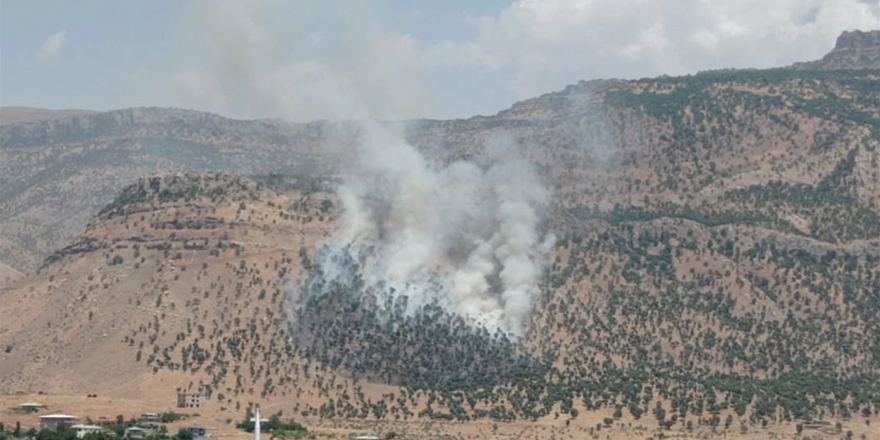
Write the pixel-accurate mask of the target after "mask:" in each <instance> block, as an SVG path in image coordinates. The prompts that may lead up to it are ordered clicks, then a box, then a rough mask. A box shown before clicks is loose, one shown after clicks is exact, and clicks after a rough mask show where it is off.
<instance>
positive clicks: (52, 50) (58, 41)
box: [37, 30, 67, 62]
mask: <svg viewBox="0 0 880 440" xmlns="http://www.w3.org/2000/svg"><path fill="white" fill-rule="evenodd" d="M66 40H67V31H65V30H60V31H58V32H55V33H54V34H52V35H49V36H48V37H47V38H46V41H45V42H44V43H43V45H42V46H41V47H40V50H39V51H38V52H37V58H38V59H39V60H40V61H44V62H47V61H51V60H52V58H54V57H55V54H57V53H58V51H59V50H61V47H62V46H64V43H65V41H66Z"/></svg>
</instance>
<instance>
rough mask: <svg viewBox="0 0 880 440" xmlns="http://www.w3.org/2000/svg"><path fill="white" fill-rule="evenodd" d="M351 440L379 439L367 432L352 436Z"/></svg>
mask: <svg viewBox="0 0 880 440" xmlns="http://www.w3.org/2000/svg"><path fill="white" fill-rule="evenodd" d="M352 440H381V439H380V438H379V437H376V436H375V435H371V434H367V435H359V436H357V437H353V438H352Z"/></svg>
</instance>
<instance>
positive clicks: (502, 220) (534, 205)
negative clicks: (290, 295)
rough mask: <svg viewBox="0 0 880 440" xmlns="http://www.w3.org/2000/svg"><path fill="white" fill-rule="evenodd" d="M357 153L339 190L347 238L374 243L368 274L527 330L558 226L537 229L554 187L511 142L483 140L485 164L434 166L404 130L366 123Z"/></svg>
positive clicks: (470, 314) (490, 321)
mask: <svg viewBox="0 0 880 440" xmlns="http://www.w3.org/2000/svg"><path fill="white" fill-rule="evenodd" d="M359 154H360V158H361V160H360V161H359V165H358V166H357V167H356V168H355V169H354V170H352V172H351V177H350V178H349V179H347V180H346V182H345V184H344V185H343V186H342V187H341V188H340V190H339V196H340V198H341V200H342V202H343V204H344V207H345V212H346V215H345V226H344V228H345V230H344V232H343V236H342V242H343V243H360V244H362V245H367V246H370V247H371V248H372V249H373V254H372V257H371V259H370V260H371V261H370V262H369V264H368V266H367V269H366V274H365V276H366V277H367V281H368V282H370V283H384V284H387V285H389V286H391V287H392V288H393V289H394V291H395V292H397V294H398V295H406V296H408V298H409V301H408V304H409V306H410V307H411V308H412V310H415V309H417V308H418V307H419V306H421V305H425V304H429V303H433V302H435V301H436V302H437V303H438V304H439V305H441V306H442V307H444V308H446V309H447V310H448V311H450V312H453V313H457V314H460V315H462V316H465V317H467V318H470V319H471V320H472V321H474V322H477V323H479V324H482V325H485V326H487V327H489V328H490V329H500V330H503V331H506V332H511V333H513V334H521V332H522V328H523V324H524V322H525V320H526V318H527V316H528V314H529V312H530V311H531V309H532V306H533V304H534V301H535V298H536V297H537V295H538V294H539V281H540V278H541V275H542V271H543V266H544V262H545V261H546V260H547V255H548V253H549V251H550V249H551V248H552V236H542V234H541V233H540V226H541V225H540V223H541V215H542V213H543V210H544V207H545V206H546V204H547V203H548V202H549V196H550V194H549V193H548V192H547V190H545V189H544V188H543V186H542V185H541V182H540V180H539V179H538V176H537V174H536V173H535V171H534V169H533V168H532V166H531V165H530V164H529V163H528V162H527V161H525V160H523V159H522V158H520V157H519V155H518V154H517V151H516V149H515V146H514V145H512V142H511V141H509V140H505V139H498V140H496V141H495V142H493V143H490V144H489V145H487V146H486V152H485V154H486V158H485V163H488V166H485V167H480V166H478V165H477V164H475V163H473V162H456V163H453V164H451V165H449V166H447V167H444V168H436V167H433V166H432V165H431V164H429V163H428V161H426V159H425V158H424V157H423V156H422V155H420V154H419V152H418V151H416V149H415V148H413V147H412V146H410V145H407V144H406V143H405V142H403V140H402V138H401V137H400V136H396V135H395V134H394V133H393V132H392V131H389V130H387V129H386V128H383V127H380V126H378V125H376V124H367V126H366V129H365V134H364V138H363V142H362V144H361V149H360V151H359ZM328 263H329V262H328Z"/></svg>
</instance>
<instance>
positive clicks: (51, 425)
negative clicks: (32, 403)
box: [40, 414, 76, 430]
mask: <svg viewBox="0 0 880 440" xmlns="http://www.w3.org/2000/svg"><path fill="white" fill-rule="evenodd" d="M75 422H76V417H74V416H69V415H67V414H49V415H45V416H40V429H53V430H54V429H58V425H60V424H62V423H67V424H69V425H72V424H74V423H75Z"/></svg>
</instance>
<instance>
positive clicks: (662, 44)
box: [62, 0, 880, 120]
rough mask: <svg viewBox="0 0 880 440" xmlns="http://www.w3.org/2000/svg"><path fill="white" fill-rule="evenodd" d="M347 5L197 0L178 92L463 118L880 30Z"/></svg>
mask: <svg viewBox="0 0 880 440" xmlns="http://www.w3.org/2000/svg"><path fill="white" fill-rule="evenodd" d="M338 3H344V2H342V1H341V0H339V1H336V2H334V1H327V2H319V1H316V0H301V1H300V2H298V3H297V7H296V8H295V12H296V13H295V14H286V15H285V14H283V13H279V12H278V11H275V10H273V9H272V6H273V3H271V2H268V3H266V2H263V3H261V2H240V3H230V2H224V3H223V5H224V6H223V7H218V6H217V5H216V3H213V2H210V3H208V2H205V3H201V5H205V6H206V8H202V9H199V10H198V11H197V13H196V14H194V17H196V18H195V20H196V22H197V23H196V26H194V28H196V29H201V30H202V31H204V32H205V33H206V35H207V41H208V45H207V48H208V50H206V51H205V53H207V54H208V57H209V62H208V63H207V65H202V66H187V67H186V68H185V69H183V70H182V71H181V72H180V73H179V74H178V75H177V76H176V77H175V80H174V86H173V87H175V88H177V89H179V90H178V93H177V95H178V96H181V97H188V98H187V99H192V100H193V104H191V105H189V106H197V107H198V106H201V105H202V104H204V105H208V106H210V107H209V108H210V109H211V110H214V111H217V112H220V113H224V114H229V115H233V116H243V117H257V116H279V117H285V118H291V119H297V120H305V119H314V118H340V117H352V116H355V115H358V116H365V115H369V116H371V117H374V118H399V117H421V116H428V117H466V116H469V115H471V114H474V113H475V112H478V111H479V112H485V111H486V110H490V111H497V110H500V109H501V108H503V107H504V106H506V105H509V104H510V103H512V102H513V101H515V100H519V99H525V98H529V97H533V96H536V95H539V94H541V93H546V92H549V91H552V90H558V89H561V88H562V87H564V86H565V85H567V84H572V83H575V82H577V81H579V80H581V79H593V78H621V77H622V78H638V77H647V76H656V75H661V74H669V75H679V74H687V73H695V72H697V71H700V70H707V69H716V68H729V67H737V68H744V67H756V68H765V67H774V66H783V65H788V64H791V63H793V62H796V61H806V60H813V59H818V58H820V57H821V56H822V55H824V54H825V53H827V52H828V51H829V50H830V49H831V48H832V47H833V45H834V41H835V39H836V37H837V36H838V35H839V34H840V33H841V32H843V31H844V30H851V29H863V30H869V29H877V28H880V5H878V4H877V3H870V4H869V3H866V2H865V0H518V1H515V2H513V3H512V4H510V5H509V6H508V7H507V8H505V9H504V10H502V11H501V12H499V13H497V14H494V15H487V16H481V17H470V18H469V19H468V23H469V24H470V25H471V27H472V30H473V36H472V37H470V38H454V36H450V37H449V38H448V39H446V40H445V41H440V42H439V43H435V44H425V43H422V42H420V41H418V40H417V39H415V38H414V37H412V36H410V35H406V34H404V33H400V32H397V31H395V30H394V29H393V28H392V27H390V26H386V25H383V24H382V11H381V10H379V9H375V10H373V9H370V8H369V7H356V8H352V7H346V5H349V3H345V4H338ZM276 5H277V4H276ZM328 10H332V13H328V12H327V11H328ZM273 17H284V20H282V21H285V23H283V24H281V25H278V23H275V24H276V26H275V27H273V26H272V24H273V21H272V18H273ZM321 17H323V19H324V20H325V21H324V22H322V21H321V20H322V18H321ZM327 17H331V19H330V20H329V21H327ZM316 23H317V24H316ZM279 35H283V37H279ZM62 41H63V36H62ZM462 82H465V83H468V84H470V85H468V84H462ZM475 92H476V93H475ZM455 94H458V95H455ZM451 96H452V97H451ZM438 102H441V103H442V104H439V105H438V104H437V103H438Z"/></svg>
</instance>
